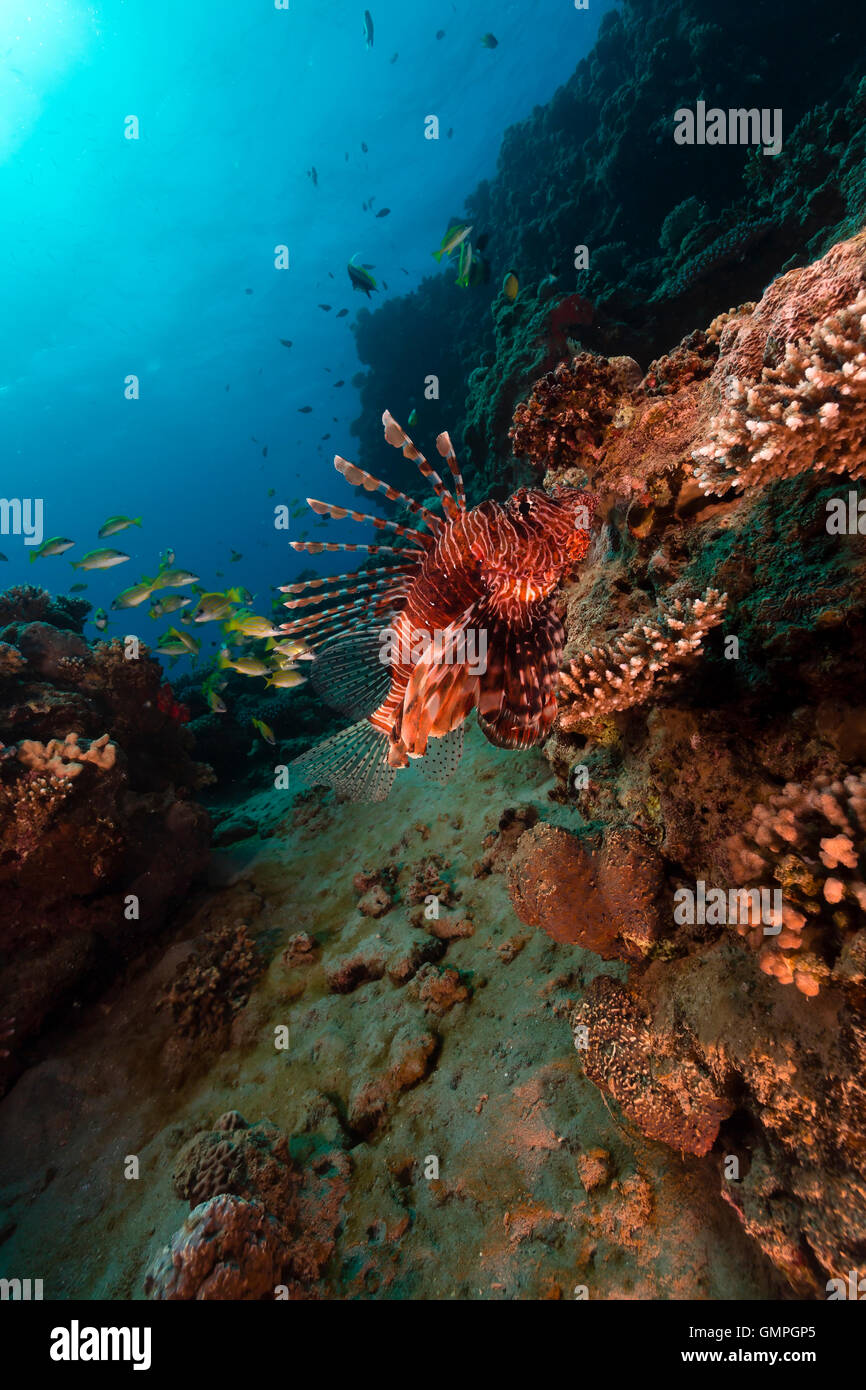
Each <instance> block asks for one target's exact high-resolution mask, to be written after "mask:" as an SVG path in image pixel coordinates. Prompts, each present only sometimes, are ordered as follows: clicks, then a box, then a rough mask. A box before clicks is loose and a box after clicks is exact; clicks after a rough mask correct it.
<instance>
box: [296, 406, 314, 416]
mask: <svg viewBox="0 0 866 1390" xmlns="http://www.w3.org/2000/svg"><path fill="white" fill-rule="evenodd" d="M312 409H313V407H312V406H311V405H299V406H298V414H299V415H310V414H311V413H312Z"/></svg>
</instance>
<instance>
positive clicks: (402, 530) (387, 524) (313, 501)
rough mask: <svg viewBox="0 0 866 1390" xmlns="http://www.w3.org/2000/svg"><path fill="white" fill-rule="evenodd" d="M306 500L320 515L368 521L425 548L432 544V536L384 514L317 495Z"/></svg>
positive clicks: (344, 519) (338, 518) (378, 527)
mask: <svg viewBox="0 0 866 1390" xmlns="http://www.w3.org/2000/svg"><path fill="white" fill-rule="evenodd" d="M306 500H307V506H308V507H310V508H311V509H312V511H314V512H316V513H317V514H318V515H319V516H329V517H331V518H332V519H333V520H334V521H346V520H351V521H361V522H364V521H367V522H370V523H371V525H373V526H375V527H376V528H377V530H380V531H393V532H394V533H395V534H396V535H398V536H408V537H410V538H411V539H412V540H413V541H420V542H421V545H422V546H423V548H424V549H425V550H426V549H427V548H428V546H429V545H430V537H429V536H425V535H424V532H423V531H416V530H415V528H414V527H413V526H401V525H400V523H399V522H397V521H389V520H388V519H387V518H386V517H384V516H374V515H373V514H372V513H371V512H356V511H353V510H352V508H351V507H341V506H340V505H339V504H338V503H335V502H320V501H319V499H318V498H317V497H308V498H307V499H306ZM419 553H420V552H419Z"/></svg>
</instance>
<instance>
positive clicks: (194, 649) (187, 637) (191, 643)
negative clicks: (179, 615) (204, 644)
mask: <svg viewBox="0 0 866 1390" xmlns="http://www.w3.org/2000/svg"><path fill="white" fill-rule="evenodd" d="M166 637H168V638H169V640H171V641H175V640H176V641H178V642H182V643H183V645H184V647H185V648H186V650H187V651H188V652H191V653H192V654H193V655H194V656H195V655H196V654H197V653H198V651H199V649H200V647H201V642H197V641H196V639H195V638H194V637H193V636H192V634H191V633H189V632H180V631H178V629H177V628H176V627H170V628H169V629H168V632H166V633H165V634H164V636H163V638H162V639H161V640H162V641H165V638H166Z"/></svg>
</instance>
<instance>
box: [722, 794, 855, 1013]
mask: <svg viewBox="0 0 866 1390" xmlns="http://www.w3.org/2000/svg"><path fill="white" fill-rule="evenodd" d="M728 850H729V855H730V860H731V864H732V867H733V869H734V872H735V874H736V875H737V876H738V877H739V878H740V879H741V880H742V881H743V882H746V883H748V884H752V885H763V886H764V887H766V886H767V884H768V883H769V882H770V881H774V882H775V883H777V884H779V885H781V888H782V894H783V898H782V902H783V906H782V922H781V928H782V929H781V931H780V932H779V933H778V935H770V936H767V935H765V934H764V928H763V927H762V926H761V925H760V923H755V924H750V923H740V924H739V925H738V926H737V931H738V932H739V934H740V936H744V937H745V938H746V939H747V941H748V943H749V945H750V946H752V947H753V949H755V950H757V951H758V952H759V960H760V965H761V969H762V970H763V971H764V972H765V973H766V974H767V975H773V976H775V978H776V979H777V980H778V981H779V982H780V983H781V984H786V985H787V984H791V983H793V984H795V985H796V986H797V988H798V989H799V990H800V991H801V993H803V994H806V995H816V994H817V993H818V992H819V990H820V988H821V985H822V984H823V983H825V982H827V981H828V980H829V979H831V978H832V979H833V980H835V981H837V982H844V981H846V980H847V981H850V982H853V983H855V984H858V985H862V984H863V983H866V927H864V923H866V916H864V914H866V881H864V878H866V874H864V869H866V774H864V773H863V772H852V773H850V774H849V775H848V776H846V777H844V778H833V777H830V776H828V775H826V774H824V775H820V776H818V777H817V778H816V779H815V781H814V782H813V783H812V784H811V785H808V786H804V785H802V784H799V783H796V782H789V783H788V785H787V786H786V787H785V788H784V790H783V791H781V792H780V793H779V794H778V795H777V796H773V797H771V798H770V801H769V803H768V804H766V805H759V806H756V807H755V809H754V811H753V812H752V815H751V817H750V819H749V821H748V823H747V825H746V826H745V828H744V830H743V831H742V832H741V833H740V834H738V835H735V836H733V837H732V839H731V840H730V841H729V843H728Z"/></svg>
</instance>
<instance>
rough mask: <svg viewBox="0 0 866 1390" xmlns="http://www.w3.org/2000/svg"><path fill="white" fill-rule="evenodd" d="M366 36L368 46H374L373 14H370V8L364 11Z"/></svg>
mask: <svg viewBox="0 0 866 1390" xmlns="http://www.w3.org/2000/svg"><path fill="white" fill-rule="evenodd" d="M364 38H365V39H366V41H367V47H368V48H372V47H373V16H372V15H371V14H370V11H369V10H365V11H364Z"/></svg>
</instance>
